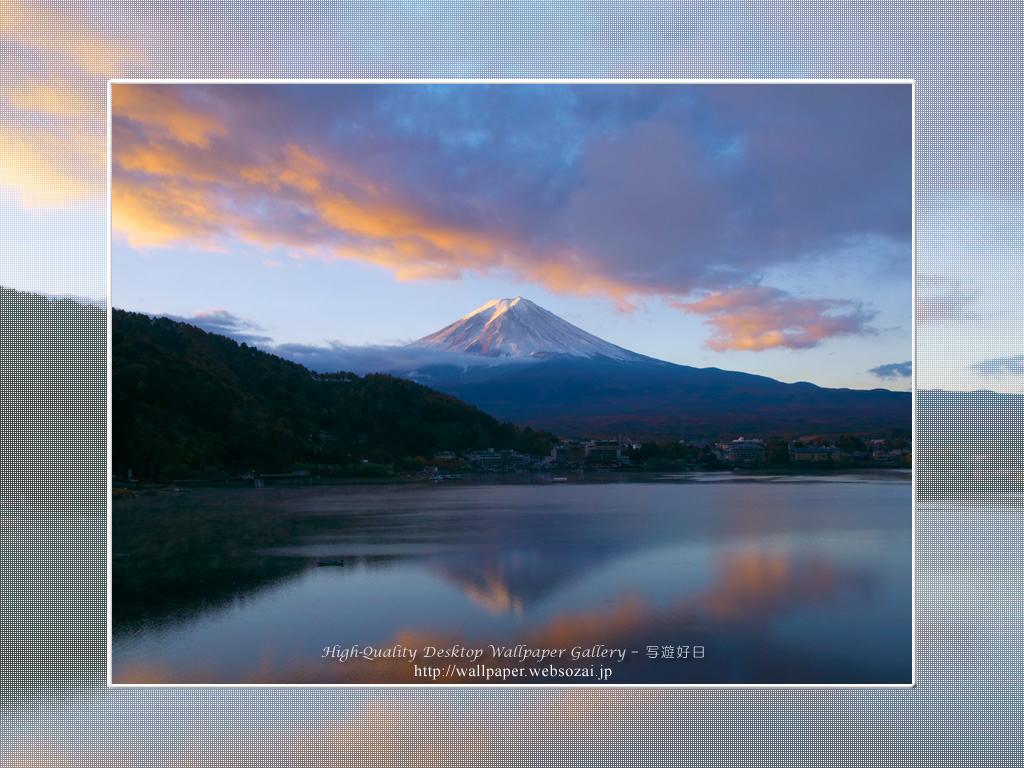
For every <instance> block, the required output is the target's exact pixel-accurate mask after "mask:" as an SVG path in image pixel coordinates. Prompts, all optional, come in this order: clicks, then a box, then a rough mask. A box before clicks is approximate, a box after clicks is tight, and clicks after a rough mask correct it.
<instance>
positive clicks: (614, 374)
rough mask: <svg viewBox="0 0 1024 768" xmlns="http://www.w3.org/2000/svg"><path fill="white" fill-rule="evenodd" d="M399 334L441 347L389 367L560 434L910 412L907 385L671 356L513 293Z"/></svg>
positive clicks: (846, 424)
mask: <svg viewBox="0 0 1024 768" xmlns="http://www.w3.org/2000/svg"><path fill="white" fill-rule="evenodd" d="M409 346H410V347H418V348H420V349H427V350H436V351H438V352H440V353H444V354H439V355H438V356H437V362H436V363H435V364H428V365H421V366H420V367H419V368H418V369H417V370H415V371H409V370H408V369H404V370H402V369H396V370H392V371H389V372H390V373H392V375H397V376H401V377H404V378H411V379H414V380H415V381H418V382H420V383H422V384H425V385H427V386H429V387H431V388H433V389H437V390H439V391H441V392H444V393H446V394H449V395H453V396H455V397H457V398H459V399H460V400H462V401H464V402H467V403H470V404H472V405H475V406H477V407H478V408H480V409H482V410H483V411H485V412H486V413H488V414H490V415H491V416H494V417H496V418H498V419H500V420H502V421H511V422H514V423H516V424H519V425H520V426H531V427H535V428H541V429H545V430H552V431H555V432H557V433H558V434H561V435H577V436H579V435H584V436H591V437H594V436H605V437H607V436H615V435H617V434H629V435H631V436H633V437H639V438H642V439H659V440H661V439H679V437H680V436H681V435H682V436H687V437H698V438H712V437H715V438H717V437H720V436H722V435H729V434H732V435H749V434H755V435H790V434H792V435H804V434H815V433H819V432H825V433H837V434H840V433H846V434H858V433H862V432H866V431H870V430H882V429H894V428H898V429H904V428H906V429H909V427H910V423H911V401H910V394H909V393H907V392H888V391H885V390H871V391H859V390H848V389H824V388H822V387H817V386H815V385H813V384H808V383H796V384H784V383H783V382H781V381H776V380H774V379H769V378H767V377H765V376H756V375H753V374H749V373H741V372H738V371H723V370H720V369H718V368H693V367H690V366H686V365H676V364H674V363H668V362H665V361H663V360H656V359H655V358H652V357H646V356H644V355H639V354H637V353H635V352H630V351H629V350H627V349H623V348H622V347H618V346H616V345H615V344H612V343H610V342H607V341H604V340H603V339H599V338H598V337H597V336H594V335H593V334H590V333H587V332H586V331H584V330H581V329H580V328H577V327H576V326H575V325H572V324H571V323H568V322H566V321H565V320H563V319H562V318H560V317H558V316H557V315H554V314H552V313H551V312H548V311H547V310H545V309H542V308H541V307H538V306H537V305H536V304H534V303H533V302H531V301H527V300H526V299H523V298H515V299H500V300H497V301H492V302H490V303H489V304H485V305H484V306H482V307H480V308H479V309H478V310H476V311H475V312H471V313H470V314H468V315H466V316H465V317H463V318H462V319H461V320H458V321H457V322H454V323H452V324H451V325H449V326H447V327H446V328H442V329H441V330H440V331H438V332H436V333H432V334H430V335H429V336H424V337H423V338H422V339H420V340H418V341H414V342H413V343H412V344H410V345H409ZM520 361H527V363H528V364H525V365H524V364H521V362H520Z"/></svg>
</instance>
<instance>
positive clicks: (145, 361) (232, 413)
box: [112, 309, 555, 479]
mask: <svg viewBox="0 0 1024 768" xmlns="http://www.w3.org/2000/svg"><path fill="white" fill-rule="evenodd" d="M112 323H113V329H112V334H113V346H112V367H113V380H112V387H113V392H112V398H113V410H112V422H113V426H112V429H113V446H112V448H113V470H114V472H115V474H118V475H123V474H125V473H127V470H129V469H131V470H132V471H133V475H134V476H135V477H141V478H153V479H156V478H160V477H163V478H164V479H166V478H167V477H171V476H178V477H181V476H185V475H188V476H210V477H215V476H218V475H222V474H224V473H227V474H234V473H237V472H243V471H251V470H256V471H257V472H283V471H287V470H289V469H290V468H292V467H294V466H295V465H297V464H303V465H310V464H312V465H317V466H318V467H319V468H320V471H325V472H337V473H342V474H343V473H344V472H345V468H346V467H355V465H357V464H360V463H361V462H362V461H363V460H364V459H367V460H369V461H371V462H374V463H379V464H399V465H400V466H401V465H403V460H404V466H414V465H415V464H416V463H417V461H416V457H425V458H427V459H429V458H431V457H432V456H433V455H434V453H435V452H437V451H441V450H453V451H467V450H473V449H483V448H491V447H493V448H515V449H517V450H520V451H522V452H524V453H535V454H546V453H548V452H549V451H550V445H551V442H552V441H553V440H554V439H555V438H554V437H553V436H552V435H550V434H547V433H541V432H536V431H534V430H531V429H526V430H520V429H519V428H517V427H515V426H513V425H511V424H500V423H498V421H497V420H496V419H494V418H492V417H490V416H488V415H487V414H485V413H483V412H482V411H480V410H478V409H477V408H474V407H472V406H469V405H466V404H465V403H462V402H461V401H459V400H456V399H455V398H453V397H450V396H448V395H444V394H441V393H439V392H435V391H433V390H430V389H428V388H426V387H423V386H420V385H418V384H415V383H413V382H410V381H406V380H404V379H399V378H395V377H392V376H387V375H373V374H371V375H367V376H363V377H359V376H356V375H355V374H346V373H341V374H333V375H329V376H319V375H317V376H314V375H311V373H310V371H308V370H307V369H306V368H304V367H303V366H301V365H298V364H296V363H292V362H289V361H286V360H283V359H281V358H279V357H276V356H274V355H270V354H267V353H265V352H262V351H260V350H258V349H256V348H255V347H249V346H247V345H246V344H238V343H237V342H235V341H233V340H231V339H228V338H225V337H223V336H217V335H214V334H208V333H206V332H204V331H202V330H200V329H198V328H195V327H193V326H190V325H187V324H184V323H177V322H174V321H172V320H169V319H166V318H151V317H149V316H148V315H143V314H136V313H130V312H124V311H122V310H116V309H115V310H114V311H113V319H112Z"/></svg>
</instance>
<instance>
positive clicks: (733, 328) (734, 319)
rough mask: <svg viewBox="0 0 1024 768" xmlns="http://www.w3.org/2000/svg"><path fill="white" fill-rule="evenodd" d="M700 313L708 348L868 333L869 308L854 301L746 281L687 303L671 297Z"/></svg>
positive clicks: (797, 343)
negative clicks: (797, 293) (798, 293)
mask: <svg viewBox="0 0 1024 768" xmlns="http://www.w3.org/2000/svg"><path fill="white" fill-rule="evenodd" d="M674 305H675V306H678V307H679V308H680V309H683V310H684V311H686V312H690V313H692V314H697V315H703V316H704V317H705V318H707V319H706V320H705V322H706V323H707V324H708V325H710V326H711V327H712V328H713V334H712V337H711V339H710V340H709V341H708V342H707V345H708V347H710V348H711V349H713V350H716V351H719V352H724V351H726V350H747V351H761V350H765V349H774V348H785V349H810V348H812V347H816V346H817V345H818V344H820V343H821V342H822V341H825V340H826V339H830V338H834V337H836V336H846V335H850V334H864V333H872V332H873V331H872V330H871V328H870V327H869V325H868V323H869V322H870V321H871V319H872V318H873V317H874V313H873V312H870V311H868V310H866V309H864V308H863V307H862V305H860V304H859V303H858V302H853V301H847V300H840V299H801V298H797V297H794V296H792V295H790V294H788V293H787V292H785V291H782V290H780V289H778V288H771V287H768V286H760V285H758V286H748V287H745V288H738V289H735V290H730V291H716V292H712V293H709V294H707V295H705V296H704V297H702V298H700V299H698V300H696V301H692V302H674Z"/></svg>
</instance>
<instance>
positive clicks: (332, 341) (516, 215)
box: [110, 82, 913, 390]
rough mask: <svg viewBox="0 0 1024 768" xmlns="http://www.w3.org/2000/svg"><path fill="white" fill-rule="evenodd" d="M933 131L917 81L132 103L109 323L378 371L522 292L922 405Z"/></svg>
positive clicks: (118, 124) (585, 316)
mask: <svg viewBox="0 0 1024 768" xmlns="http://www.w3.org/2000/svg"><path fill="white" fill-rule="evenodd" d="M912 107H913V99H912V88H911V86H910V85H909V84H908V83H884V84H878V83H871V84H866V83H842V84H821V83H804V84H794V83H785V84H765V83H756V84H755V83H746V84H744V83H730V84H696V83H671V84H666V83H646V84H645V83H630V84H620V83H599V84H594V83H586V84H583V83H566V82H559V83H546V84H538V83H528V84H527V83H523V84H510V83H486V84H485V83H400V84H396V83H375V84H361V83H332V84H301V83H289V84H259V83H231V84H225V83H217V84H175V83H159V84H146V83H115V84H113V85H112V87H111V132H110V137H111V222H112V227H111V238H112V239H111V301H112V305H113V306H114V307H117V308H119V309H126V310H131V311H138V312H145V313H148V314H154V315H167V316H170V317H174V318H175V319H179V320H185V321H188V322H192V323H194V324H196V325H199V326H200V327H203V328H205V329H206V330H210V331H213V332H218V333H224V334H226V335H230V336H232V337H234V338H236V339H238V340H240V341H246V342H247V343H251V344H255V345H256V346H259V347H260V348H263V349H267V350H268V351H273V352H276V353H278V354H281V355H282V356H285V357H290V358H292V359H296V360H298V361H300V362H304V363H307V364H310V367H313V368H315V369H317V370H321V371H324V370H357V371H358V372H365V370H359V368H360V367H361V366H363V367H365V366H366V365H369V363H368V362H367V359H368V357H375V358H376V359H380V360H381V361H382V364H383V363H385V362H386V359H387V357H388V355H389V353H391V352H394V350H389V349H388V347H392V346H395V345H404V344H406V343H408V342H410V341H413V340H415V339H417V338H420V337H422V336H425V335H427V334H429V333H432V332H434V331H436V330H438V329H440V328H442V327H444V326H445V325H447V324H449V323H451V322H453V321H455V320H457V319H458V318H459V317H462V316H463V315H466V314H468V313H469V312H471V311H473V310H474V309H476V308H477V307H479V306H481V305H483V304H485V303H487V302H489V301H491V300H492V299H499V298H513V297H515V296H523V297H525V298H528V299H530V300H531V301H534V302H535V303H537V304H539V305H541V306H543V307H545V308H546V309H549V310H551V311H552V312H555V313H556V314H558V315H560V316H561V317H563V318H565V319H566V320H568V321H569V322H572V323H574V324H576V325H578V326H580V327H581V328H583V329H584V330H586V331H588V332H590V333H593V334H596V335H598V336H600V337H602V338H605V339H607V340H608V341H611V342H613V343H615V344H618V345H619V346H622V347H625V348H627V349H631V350H633V351H636V352H639V353H642V354H645V355H649V356H651V357H655V358H659V359H662V360H668V361H670V362H675V363H680V364H684V365H693V366H697V367H711V366H713V367H719V368H726V369H730V370H741V371H747V372H751V373H759V374H762V375H767V376H771V377H773V378H776V379H780V380H783V381H811V382H813V383H816V384H819V385H822V386H829V387H852V388H858V389H867V388H873V387H885V388H890V389H900V390H908V389H909V388H910V386H911V377H910V361H911V359H912V333H913V330H912V315H913V309H912V305H913V151H912V150H913V143H912V142H913V119H912V118H913V114H912ZM369 351H372V352H373V353H374V355H372V356H368V352H369Z"/></svg>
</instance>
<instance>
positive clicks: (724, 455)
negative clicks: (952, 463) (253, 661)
mask: <svg viewBox="0 0 1024 768" xmlns="http://www.w3.org/2000/svg"><path fill="white" fill-rule="evenodd" d="M912 455H913V454H912V449H911V445H910V441H909V440H907V439H906V438H902V437H888V438H887V437H874V438H860V437H847V436H841V437H839V438H837V439H833V440H827V439H825V438H822V437H820V436H807V437H803V438H800V439H795V440H782V439H763V438H756V437H754V438H747V437H739V438H736V439H734V440H727V441H708V440H662V441H658V442H634V441H631V440H629V439H628V438H624V437H622V436H620V437H618V438H617V439H614V440H607V439H576V440H566V441H563V442H561V443H559V444H557V445H555V446H554V447H553V448H552V450H551V453H550V454H549V455H547V456H538V455H531V454H526V453H521V452H519V451H515V450H512V449H496V448H486V449H481V450H475V451H469V452H465V453H461V454H460V453H457V452H455V451H447V450H446V451H438V452H437V453H435V454H434V455H433V456H432V457H430V458H429V459H428V458H426V457H423V456H415V457H405V458H403V459H402V460H401V461H400V462H398V463H396V464H382V463H379V462H373V461H370V460H363V461H362V462H360V463H358V464H356V465H346V466H345V467H337V466H334V465H329V464H311V463H297V464H295V465H293V466H291V467H289V468H288V471H286V472H278V473H268V472H260V471H258V470H255V469H254V470H252V471H249V472H241V473H237V474H235V475H231V476H228V475H227V474H225V473H217V474H216V475H215V476H210V475H209V474H204V475H203V476H200V477H187V476H181V477H173V478H171V477H164V478H162V480H163V483H164V484H166V483H168V482H170V483H173V484H174V485H175V486H188V485H197V484H203V485H207V484H224V483H226V484H229V485H234V484H239V483H241V484H245V485H251V486H256V487H264V486H265V485H266V484H272V485H288V484H307V483H310V482H313V481H324V482H332V481H335V480H342V481H345V480H347V481H349V482H352V481H355V482H366V481H370V482H373V481H388V480H391V481H394V480H407V481H415V480H432V481H440V480H457V479H463V474H462V473H469V474H475V475H486V474H509V473H511V474H527V473H532V472H538V473H552V472H554V473H557V472H574V473H584V472H597V473H607V472H644V471H670V470H671V471H683V472H686V471H690V472H714V471H720V472H729V471H757V470H762V469H763V470H772V471H780V470H786V469H789V470H800V471H806V470H840V469H865V468H875V469H886V468H888V469H899V468H903V469H909V468H910V467H911V465H912ZM112 480H113V487H114V489H115V490H131V489H138V488H140V487H142V486H143V485H147V484H148V483H147V482H146V481H145V480H141V482H140V478H137V477H134V476H133V474H132V472H131V471H130V470H129V471H128V473H127V474H126V475H125V476H118V475H116V474H115V475H114V476H113V478H112Z"/></svg>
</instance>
